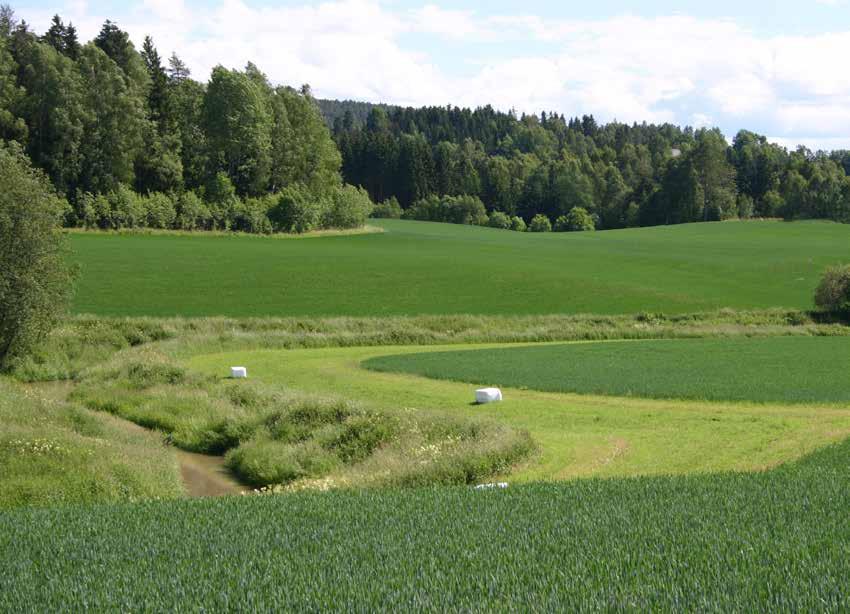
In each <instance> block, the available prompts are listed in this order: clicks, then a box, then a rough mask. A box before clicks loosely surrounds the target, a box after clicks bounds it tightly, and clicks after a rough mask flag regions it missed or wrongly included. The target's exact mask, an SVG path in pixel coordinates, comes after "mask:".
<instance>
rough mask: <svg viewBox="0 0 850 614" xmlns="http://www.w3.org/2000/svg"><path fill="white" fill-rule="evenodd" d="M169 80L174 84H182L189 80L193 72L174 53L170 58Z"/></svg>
mask: <svg viewBox="0 0 850 614" xmlns="http://www.w3.org/2000/svg"><path fill="white" fill-rule="evenodd" d="M167 72H168V79H169V80H170V81H171V82H172V83H180V82H182V81H185V80H186V79H188V78H189V77H190V76H191V74H192V71H190V70H189V67H188V66H186V64H185V63H184V62H183V60H181V59H180V58H179V57H177V54H176V53H172V54H171V57H170V58H168V70H167Z"/></svg>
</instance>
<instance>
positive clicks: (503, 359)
mask: <svg viewBox="0 0 850 614" xmlns="http://www.w3.org/2000/svg"><path fill="white" fill-rule="evenodd" d="M800 364H805V365H806V368H805V369H800V368H799V365H800ZM365 365H366V366H367V367H369V368H372V369H376V370H380V371H392V372H405V373H415V374H418V375H424V376H427V377H433V378H437V379H450V380H455V381H464V382H472V383H475V384H492V385H501V386H511V387H513V388H531V389H534V390H543V391H552V392H574V393H579V394H609V395H615V396H643V397H652V398H671V399H698V400H712V401H751V402H763V403H770V402H781V403H810V404H811V403H847V402H848V401H850V390H848V388H847V386H846V385H844V382H843V380H842V373H846V372H847V370H848V369H850V339H848V338H847V337H772V338H768V339H680V340H676V341H667V340H665V341H634V342H628V343H616V344H615V343H579V344H575V345H549V346H542V347H525V348H508V349H495V350H475V351H465V352H464V351H455V352H432V353H425V354H405V355H400V356H386V357H379V358H375V359H372V360H370V361H367V362H366V363H365ZM612 373H616V377H612V376H611V374H612Z"/></svg>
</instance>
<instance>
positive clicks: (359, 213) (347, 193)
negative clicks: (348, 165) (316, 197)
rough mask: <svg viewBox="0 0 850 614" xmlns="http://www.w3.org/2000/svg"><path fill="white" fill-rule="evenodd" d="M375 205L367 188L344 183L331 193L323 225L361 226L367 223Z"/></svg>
mask: <svg viewBox="0 0 850 614" xmlns="http://www.w3.org/2000/svg"><path fill="white" fill-rule="evenodd" d="M373 207H374V205H373V204H372V200H371V199H370V198H369V193H368V192H367V191H366V190H364V189H363V188H358V187H355V186H353V185H348V184H346V185H343V186H342V187H338V188H336V189H335V190H334V191H333V192H332V193H331V196H330V200H329V203H328V207H327V208H326V209H325V211H324V212H323V215H322V227H323V228H360V227H361V226H363V225H364V224H365V223H366V218H368V217H369V214H370V213H372V209H373Z"/></svg>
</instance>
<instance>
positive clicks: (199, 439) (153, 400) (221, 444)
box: [71, 349, 534, 487]
mask: <svg viewBox="0 0 850 614" xmlns="http://www.w3.org/2000/svg"><path fill="white" fill-rule="evenodd" d="M71 398H72V399H74V400H76V401H79V402H80V403H81V404H84V405H85V406H86V407H87V408H89V409H92V410H98V411H105V412H109V413H112V414H115V415H117V416H120V417H122V418H125V419H127V420H131V421H133V422H135V423H136V424H139V425H141V426H145V427H148V428H152V429H157V430H159V431H162V432H164V433H166V434H167V436H168V438H169V440H170V441H171V442H172V443H174V444H175V445H177V446H179V447H180V448H183V449H185V450H189V451H192V452H202V453H207V454H224V453H226V454H227V463H228V466H229V467H230V468H231V469H232V470H233V471H234V472H235V473H236V475H238V476H239V477H240V478H241V479H242V480H243V481H245V482H247V483H249V484H252V485H255V486H258V487H266V486H280V485H289V486H292V487H300V485H307V486H316V485H319V486H322V487H329V486H332V485H333V486H348V485H352V484H357V485H373V486H377V485H382V486H386V485H403V486H413V485H421V484H466V483H473V482H477V481H480V480H482V479H485V478H488V477H490V476H492V475H493V474H496V473H502V472H505V471H507V470H508V469H509V468H510V467H511V466H512V465H514V464H516V463H517V462H519V461H521V460H523V459H524V458H526V457H527V456H528V455H529V454H530V453H531V451H532V450H533V448H534V446H533V444H532V441H531V438H530V437H529V436H528V434H527V433H524V432H522V431H520V430H517V429H511V428H509V427H503V426H500V425H498V424H495V423H493V422H487V421H483V420H480V419H471V418H460V417H458V418H452V419H446V418H445V417H444V416H439V417H436V416H431V415H430V414H429V413H428V412H420V411H416V412H414V411H407V412H398V411H395V412H385V411H374V410H370V409H368V408H366V407H363V406H360V405H357V404H353V403H350V402H347V401H344V400H340V399H332V398H319V397H315V396H308V395H303V394H297V393H293V392H291V391H287V390H285V389H283V388H282V387H280V386H262V385H259V384H257V383H255V382H253V381H240V382H229V381H226V380H221V379H220V378H218V377H215V376H201V375H198V374H195V373H192V372H190V371H187V370H185V369H184V368H182V367H180V366H178V365H177V364H176V363H174V362H173V361H172V360H170V359H169V358H168V357H167V356H166V355H164V354H161V353H158V352H156V351H154V350H146V349H142V350H140V351H129V352H127V353H125V355H123V356H121V357H119V358H118V360H117V361H115V362H114V363H113V364H110V365H109V366H108V367H105V368H102V369H99V370H97V371H95V372H94V373H92V374H91V375H90V376H89V377H87V378H86V379H85V381H84V382H83V383H82V384H80V385H79V386H78V387H77V388H76V389H75V390H74V392H73V394H72V397H71ZM411 459H415V460H414V462H410V461H411ZM317 480H321V481H322V482H321V484H317V483H316V481H317Z"/></svg>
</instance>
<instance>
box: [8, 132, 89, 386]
mask: <svg viewBox="0 0 850 614" xmlns="http://www.w3.org/2000/svg"><path fill="white" fill-rule="evenodd" d="M66 206H67V203H66V202H63V199H60V198H59V197H58V196H57V194H56V192H55V191H54V189H53V186H52V185H51V184H50V181H49V180H48V179H47V177H46V176H45V175H44V174H43V173H42V172H41V171H39V170H36V169H34V168H32V166H31V165H30V162H29V160H28V159H27V158H26V156H25V155H24V154H23V153H22V152H21V151H20V150H19V149H17V148H11V147H10V148H8V149H7V148H2V147H0V246H2V249H0V368H3V369H6V368H9V367H10V366H12V364H13V363H14V362H15V361H16V360H18V359H20V358H21V357H23V356H25V355H26V354H28V353H29V352H30V351H31V350H32V349H33V347H34V346H36V345H37V344H38V343H39V342H40V341H41V340H42V339H43V338H44V337H45V336H46V335H47V333H48V332H49V331H50V330H51V329H52V328H53V325H54V324H55V323H56V321H57V320H58V318H59V316H60V314H61V312H62V311H63V309H64V307H65V305H66V304H67V301H68V298H69V296H70V290H71V280H72V277H73V269H72V268H71V266H70V265H69V264H68V258H67V254H66V247H65V245H66V244H65V240H64V238H63V235H62V234H61V233H60V232H59V224H60V220H61V217H62V214H63V212H64V210H65V207H66Z"/></svg>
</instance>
